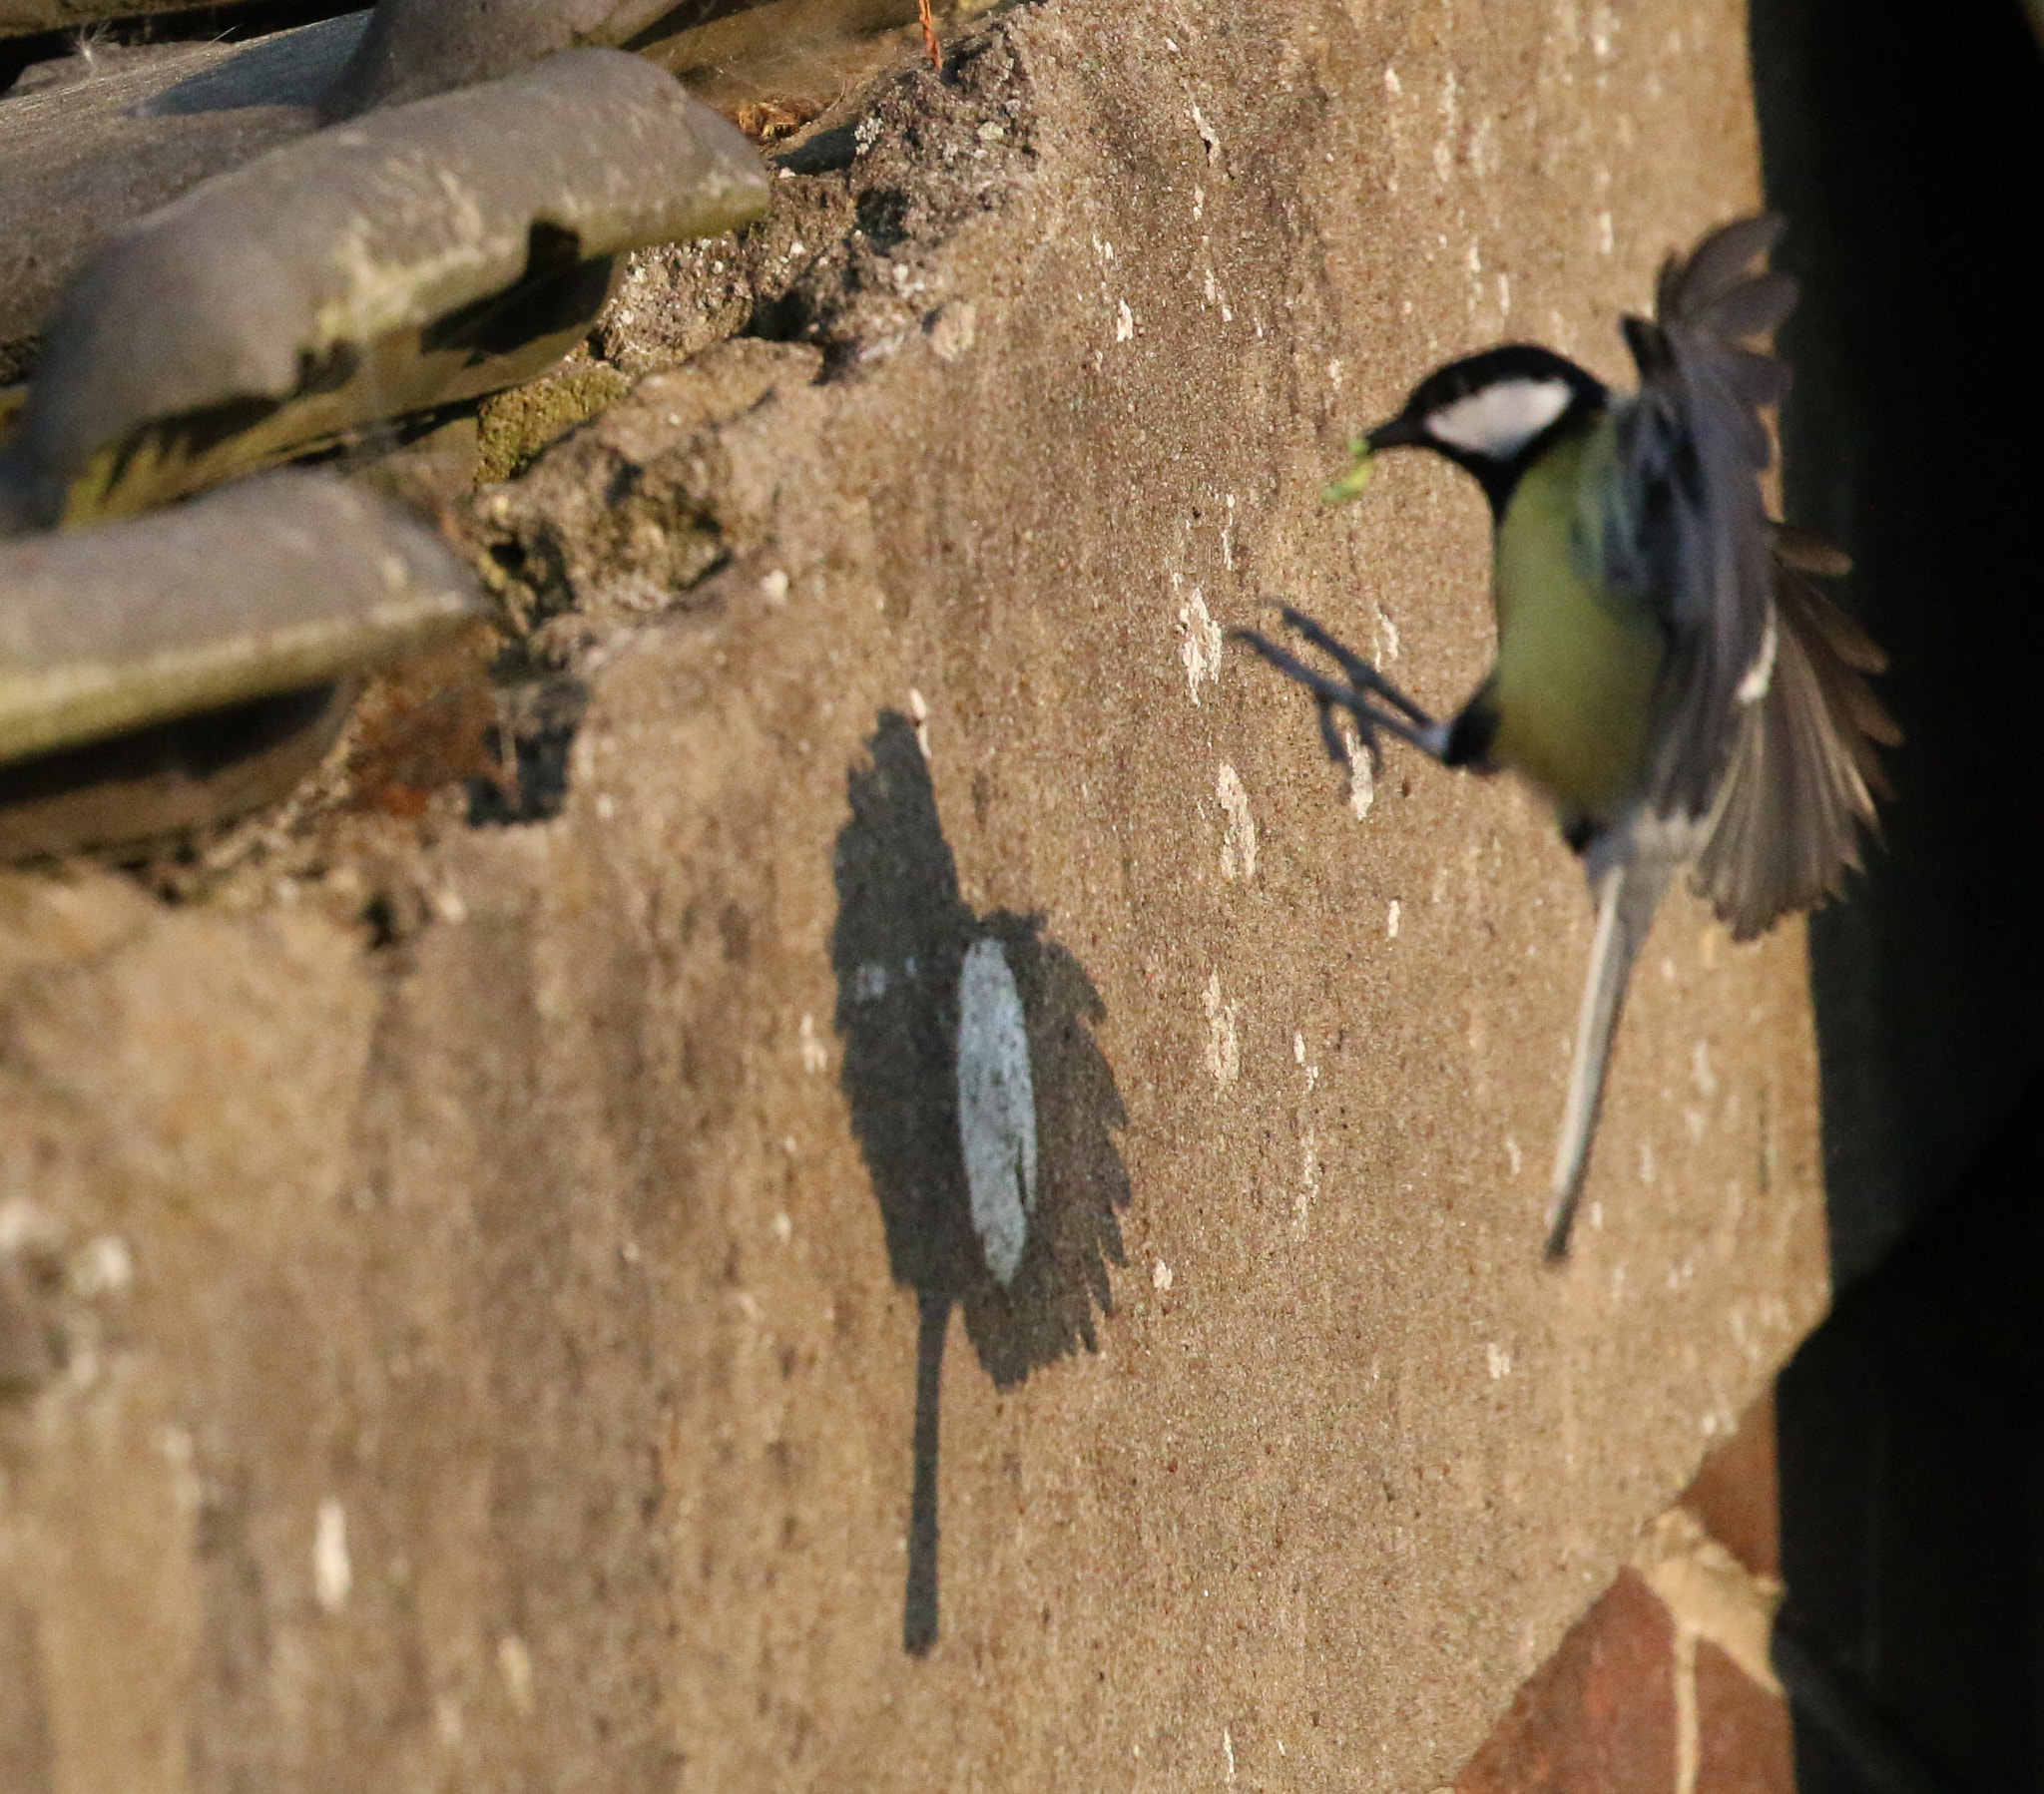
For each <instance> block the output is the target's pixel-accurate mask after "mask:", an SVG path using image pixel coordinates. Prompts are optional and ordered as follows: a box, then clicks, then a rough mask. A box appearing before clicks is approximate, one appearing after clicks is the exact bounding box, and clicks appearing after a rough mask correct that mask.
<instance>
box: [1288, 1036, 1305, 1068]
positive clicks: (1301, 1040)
mask: <svg viewBox="0 0 2044 1794" xmlns="http://www.w3.org/2000/svg"><path fill="white" fill-rule="evenodd" d="M1291 1057H1292V1059H1293V1060H1294V1061H1296V1062H1297V1063H1298V1064H1299V1065H1304V1064H1305V1036H1304V1035H1302V1034H1300V1033H1299V1031H1298V1030H1297V1029H1296V1028H1294V1029H1293V1030H1292V1031H1291Z"/></svg>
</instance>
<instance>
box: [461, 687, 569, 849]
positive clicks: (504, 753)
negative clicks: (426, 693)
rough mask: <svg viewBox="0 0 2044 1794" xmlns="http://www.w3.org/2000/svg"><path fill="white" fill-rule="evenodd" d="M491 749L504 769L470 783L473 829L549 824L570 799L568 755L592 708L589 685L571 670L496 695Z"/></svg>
mask: <svg viewBox="0 0 2044 1794" xmlns="http://www.w3.org/2000/svg"><path fill="white" fill-rule="evenodd" d="M497 708H498V720H497V721H496V723H495V724H493V725H492V727H491V729H490V732H489V743H488V745H489V749H490V752H491V753H492V754H493V755H494V756H495V758H496V761H497V763H498V765H499V766H500V767H502V768H503V770H502V771H501V772H500V773H498V774H497V775H496V776H495V777H491V778H473V779H470V780H469V781H468V820H469V824H470V826H471V827H475V828H483V827H508V826H509V825H511V824H513V823H519V822H550V821H552V820H553V818H554V817H556V816H558V815H559V814H560V813H561V811H562V809H563V808H564V807H565V806H566V804H567V802H568V771H569V756H570V754H571V753H572V752H573V750H574V746H575V731H576V730H577V729H578V728H580V727H581V726H582V714H583V712H584V711H585V710H587V709H588V708H589V687H588V686H587V685H585V684H584V683H583V682H582V681H581V680H580V679H579V678H574V677H571V676H570V675H568V674H567V673H557V674H555V675H553V676H552V677H548V678H538V679H528V680H523V681H520V682H518V683H515V684H508V685H506V686H504V687H503V688H502V689H501V690H500V692H499V693H498V706H497Z"/></svg>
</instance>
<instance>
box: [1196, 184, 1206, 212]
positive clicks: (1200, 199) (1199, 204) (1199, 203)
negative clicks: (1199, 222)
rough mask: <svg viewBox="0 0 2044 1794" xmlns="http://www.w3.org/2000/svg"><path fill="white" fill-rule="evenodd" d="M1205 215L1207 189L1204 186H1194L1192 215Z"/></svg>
mask: <svg viewBox="0 0 2044 1794" xmlns="http://www.w3.org/2000/svg"><path fill="white" fill-rule="evenodd" d="M1206 216H1207V190H1206V189H1205V188H1204V187H1196V188H1194V189H1193V217H1194V218H1196V219H1203V218H1205V217H1206Z"/></svg>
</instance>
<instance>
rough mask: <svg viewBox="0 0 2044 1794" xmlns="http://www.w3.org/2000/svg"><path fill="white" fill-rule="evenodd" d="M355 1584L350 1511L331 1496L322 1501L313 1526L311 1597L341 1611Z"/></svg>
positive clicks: (325, 1607)
mask: <svg viewBox="0 0 2044 1794" xmlns="http://www.w3.org/2000/svg"><path fill="white" fill-rule="evenodd" d="M354 1585H355V1572H354V1567H353V1565H351V1564H350V1563H349V1562H348V1556H347V1514H346V1512H345V1510H343V1509H342V1507H341V1505H340V1503H339V1502H337V1501H335V1500H334V1499H333V1497H332V1496H330V1495H329V1496H327V1497H326V1498H325V1499H324V1500H323V1501H321V1502H320V1504H319V1513H318V1516H317V1518H316V1519H315V1520H314V1522H313V1525H312V1596H313V1598H314V1599H315V1600H317V1601H318V1603H319V1606H320V1609H321V1610H322V1611H324V1612H327V1613H338V1612H339V1611H340V1610H341V1608H342V1607H344V1606H346V1605H347V1597H348V1591H349V1590H350V1589H351V1588H353V1587H354Z"/></svg>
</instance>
